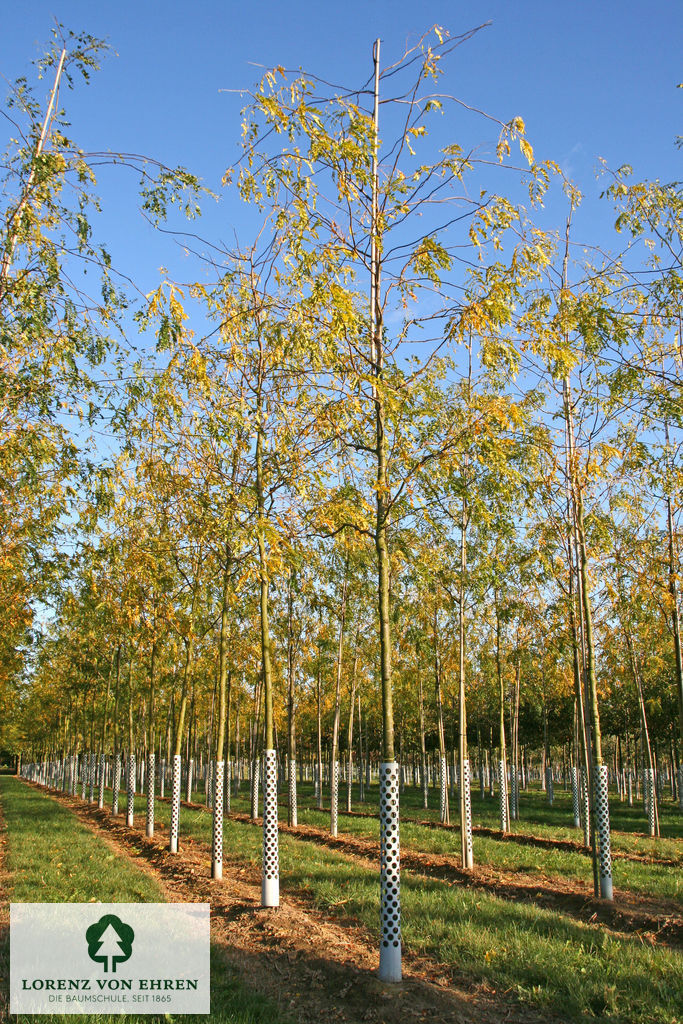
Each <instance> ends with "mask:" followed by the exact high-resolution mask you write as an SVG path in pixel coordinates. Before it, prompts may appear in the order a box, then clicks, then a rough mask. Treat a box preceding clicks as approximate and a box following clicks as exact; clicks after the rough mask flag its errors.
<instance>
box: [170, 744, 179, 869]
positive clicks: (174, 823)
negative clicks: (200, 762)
mask: <svg viewBox="0 0 683 1024" xmlns="http://www.w3.org/2000/svg"><path fill="white" fill-rule="evenodd" d="M180 770H181V762H180V754H174V755H173V777H172V779H171V824H170V827H169V833H168V849H169V851H170V852H171V853H177V852H178V823H179V821H180Z"/></svg>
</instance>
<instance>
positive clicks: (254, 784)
mask: <svg viewBox="0 0 683 1024" xmlns="http://www.w3.org/2000/svg"><path fill="white" fill-rule="evenodd" d="M260 779H261V766H260V764H259V761H258V758H254V760H253V761H252V762H251V816H252V818H253V819H254V821H255V820H256V818H258V795H259V784H260Z"/></svg>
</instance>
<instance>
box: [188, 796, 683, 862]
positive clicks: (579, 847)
mask: <svg viewBox="0 0 683 1024" xmlns="http://www.w3.org/2000/svg"><path fill="white" fill-rule="evenodd" d="M193 806H197V807H200V806H203V805H202V804H196V805H193ZM306 809H307V810H310V811H320V810H321V808H320V807H308V808H306ZM322 811H323V813H325V812H326V813H327V814H329V813H330V809H329V807H323V808H322ZM342 815H343V816H344V817H347V818H374V819H375V820H376V821H377V820H379V815H378V814H374V813H373V812H372V811H340V812H339V816H340V817H342ZM401 821H405V822H407V823H408V824H410V825H422V826H423V827H424V828H433V829H445V830H446V831H456V832H459V831H460V826H459V825H450V824H446V823H445V822H443V821H431V820H429V819H421V818H407V817H401ZM472 832H473V833H474V834H475V835H480V836H487V837H489V838H490V839H500V840H501V841H502V842H506V843H517V844H518V845H519V846H535V847H538V848H539V849H542V850H570V851H571V852H572V853H580V854H582V855H583V856H584V857H590V856H591V851H590V848H589V847H587V846H584V844H583V843H579V842H577V841H576V840H575V839H551V838H550V837H549V836H532V835H529V834H528V833H527V832H501V831H500V829H496V828H487V827H486V826H485V825H473V826H472ZM624 834H628V835H631V836H636V837H638V838H645V839H650V838H651V836H649V835H646V834H645V833H644V832H629V833H624ZM612 860H630V861H634V862H635V863H638V864H655V865H658V866H660V867H681V864H682V861H681V860H680V859H679V860H672V859H671V858H665V857H651V856H650V855H649V854H646V853H626V852H625V851H622V850H612Z"/></svg>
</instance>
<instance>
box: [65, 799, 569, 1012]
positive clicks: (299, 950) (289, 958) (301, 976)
mask: <svg viewBox="0 0 683 1024" xmlns="http://www.w3.org/2000/svg"><path fill="white" fill-rule="evenodd" d="M49 795H50V796H51V797H53V798H54V799H57V800H59V802H60V803H62V804H64V805H65V806H68V807H70V808H71V810H72V811H73V812H74V814H75V815H76V816H77V817H78V819H79V820H80V821H81V822H83V823H84V824H86V825H87V826H88V827H89V828H91V829H92V830H93V831H95V832H96V833H97V834H98V835H102V836H105V837H107V839H108V841H109V842H110V844H111V845H112V846H113V847H114V848H115V849H116V850H117V851H118V853H119V854H120V855H122V856H128V857H131V856H132V857H135V858H136V863H138V864H140V863H141V861H145V862H146V863H147V865H148V867H149V868H150V869H152V870H153V871H154V872H155V875H156V876H157V878H158V879H159V880H160V882H161V884H162V885H163V887H164V890H165V893H166V894H167V898H168V899H169V900H175V901H188V902H210V903H211V907H212V940H213V942H214V943H217V944H218V945H219V946H220V947H221V949H222V950H223V951H224V953H225V956H226V958H227V960H228V961H229V962H230V963H231V964H232V965H234V967H235V969H236V970H237V971H238V972H239V974H240V976H241V978H242V980H243V981H244V983H245V984H246V985H248V986H249V987H250V988H252V989H254V990H256V991H260V992H262V993H263V994H264V995H267V996H268V997H270V998H271V999H272V1000H273V1001H274V1002H276V1003H277V1004H278V1005H279V1006H280V1007H281V1009H282V1011H283V1012H285V1013H288V1014H289V1015H290V1016H291V1018H292V1020H294V1021H296V1022H297V1024H319V1022H320V1021H330V1022H334V1021H341V1022H358V1024H405V1022H410V1021H421V1022H423V1021H424V1022H429V1024H461V1022H462V1024H474V1022H475V1021H476V1022H478V1024H501V1022H509V1024H541V1022H545V1024H559V1022H564V1021H566V1018H561V1017H557V1016H549V1015H548V1014H547V1013H543V1015H540V1014H538V1013H535V1012H534V1011H533V1010H530V1009H528V1008H526V1007H523V1006H520V1005H519V1003H518V1002H517V1001H516V1000H515V999H514V997H513V996H512V995H511V994H508V993H505V992H496V991H495V990H493V989H491V988H490V987H488V986H486V985H485V984H482V983H477V984H472V985H470V986H468V985H467V979H466V977H458V978H457V979H456V977H455V973H454V972H453V971H452V970H451V969H450V968H449V967H447V966H445V965H443V964H439V963H437V962H435V961H432V960H429V959H427V958H423V957H417V956H413V955H411V954H410V953H406V955H404V968H405V973H404V982H403V984H402V985H384V984H383V983H382V982H380V981H379V979H378V978H377V975H376V971H377V966H378V960H379V956H378V951H377V948H376V947H377V939H376V937H374V936H372V935H370V934H368V932H367V930H366V929H364V928H363V927H362V926H360V925H358V924H357V923H355V922H351V921H348V920H347V921H340V920H338V919H336V918H330V917H328V916H326V915H325V914H324V913H322V912H321V911H320V910H319V909H318V908H313V907H312V906H311V905H309V904H307V903H306V901H305V900H304V899H301V898H299V897H296V896H292V895H290V894H289V893H287V894H286V896H285V898H284V899H283V900H282V903H281V906H280V908H279V909H278V910H264V909H262V908H261V905H260V903H261V890H260V882H259V881H258V880H256V878H255V875H256V874H257V873H256V872H255V871H254V870H253V869H252V868H250V866H249V865H244V864H243V863H239V862H236V863H233V862H230V861H227V860H226V861H225V862H224V867H225V866H228V871H226V877H225V878H224V880H223V881H222V882H214V881H212V880H211V879H210V878H209V871H210V864H209V861H208V858H207V852H208V847H207V846H205V845H204V844H202V843H197V842H194V841H193V840H191V839H185V840H184V842H183V847H182V849H181V851H180V853H178V854H170V853H169V852H168V850H167V848H166V846H167V840H166V835H167V833H166V830H165V829H163V828H159V829H158V831H159V832H160V835H158V836H155V837H154V838H153V839H147V837H146V836H145V835H144V833H143V832H142V831H141V830H138V829H137V828H133V829H129V828H128V827H127V826H126V825H125V821H124V820H123V818H121V817H119V818H112V817H111V815H110V814H109V813H108V812H106V811H99V810H98V809H97V808H96V807H94V806H92V805H88V804H82V803H81V802H80V801H79V800H78V799H74V798H71V797H67V796H65V795H64V794H63V793H60V792H55V791H49ZM137 858H140V859H139V860H138V859H137Z"/></svg>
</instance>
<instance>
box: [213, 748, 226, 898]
mask: <svg viewBox="0 0 683 1024" xmlns="http://www.w3.org/2000/svg"><path fill="white" fill-rule="evenodd" d="M212 774H213V780H214V791H213V834H212V837H211V877H212V878H216V879H220V878H222V877H223V778H224V774H225V761H217V762H216V764H215V767H214V771H213V773H212Z"/></svg>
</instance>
